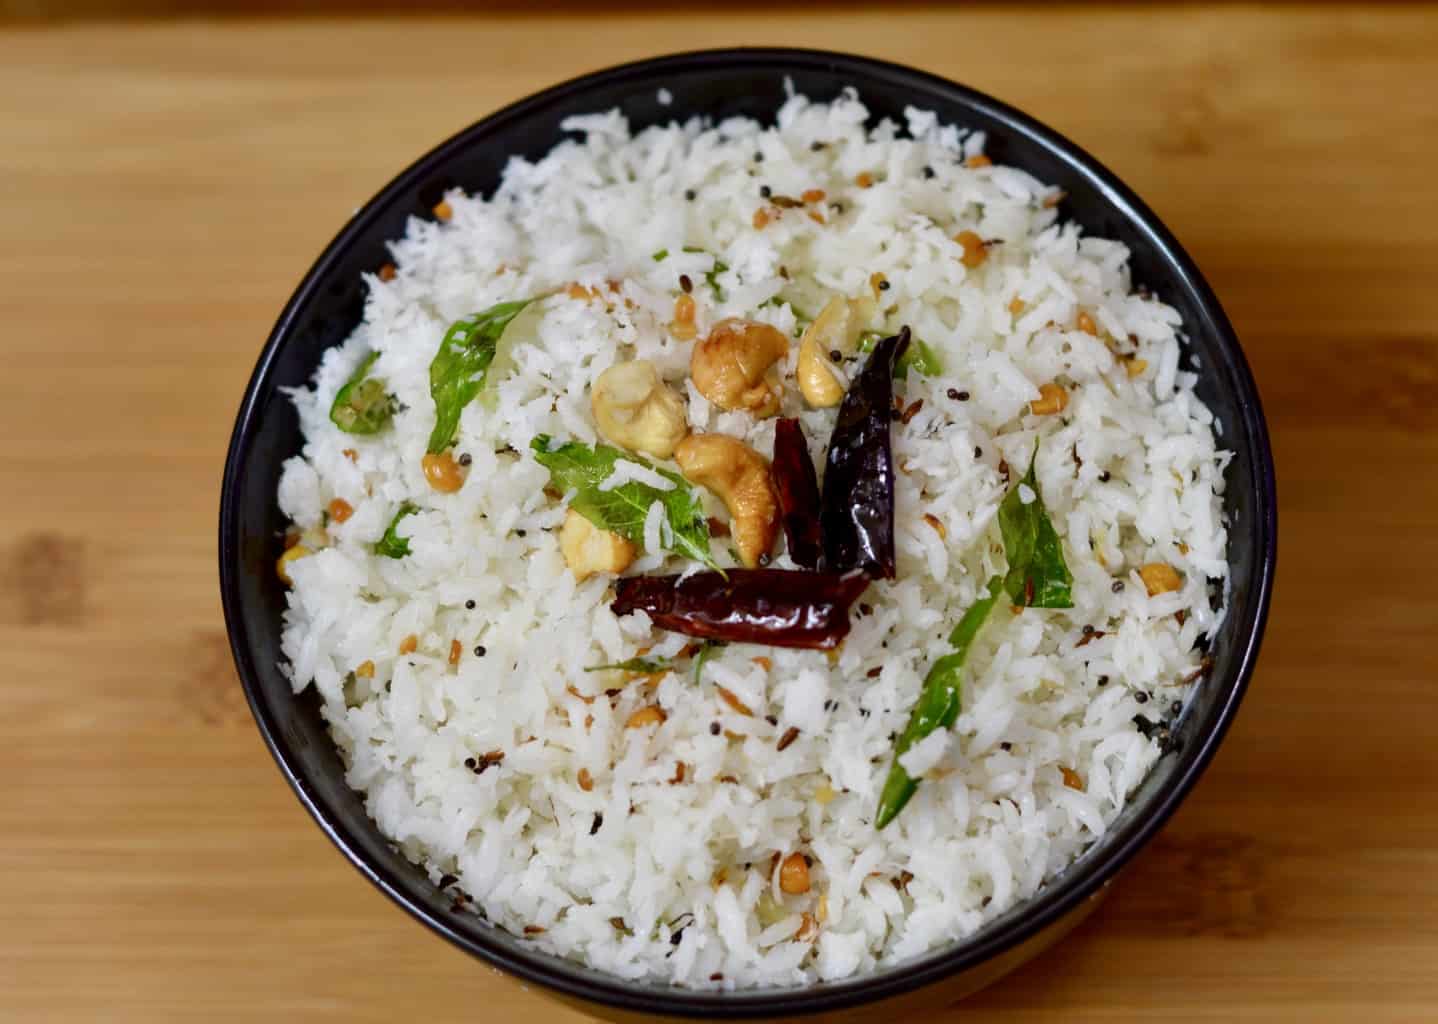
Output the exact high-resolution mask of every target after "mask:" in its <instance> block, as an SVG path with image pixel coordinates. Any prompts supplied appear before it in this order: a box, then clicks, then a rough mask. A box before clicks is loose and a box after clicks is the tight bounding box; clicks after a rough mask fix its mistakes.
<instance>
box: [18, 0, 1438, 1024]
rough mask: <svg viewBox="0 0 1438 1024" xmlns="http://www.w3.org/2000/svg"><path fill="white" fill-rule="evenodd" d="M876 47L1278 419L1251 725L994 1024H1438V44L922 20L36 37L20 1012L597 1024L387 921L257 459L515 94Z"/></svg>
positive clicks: (1123, 17) (1435, 21)
mask: <svg viewBox="0 0 1438 1024" xmlns="http://www.w3.org/2000/svg"><path fill="white" fill-rule="evenodd" d="M732 43H752V44H796V45H806V46H818V47H832V48H835V49H846V50H854V51H859V52H865V53H871V54H876V55H880V56H883V57H887V58H890V59H893V60H899V61H905V62H909V63H913V64H915V65H918V66H920V67H923V68H927V69H929V70H932V71H936V72H939V73H940V74H944V75H948V76H951V77H954V78H957V79H960V80H962V81H965V82H967V83H969V84H972V85H974V86H977V87H979V88H980V89H983V90H986V91H988V92H991V93H993V94H995V95H997V96H1000V97H1002V98H1004V99H1006V100H1008V101H1009V102H1011V103H1014V104H1017V105H1018V106H1020V107H1022V108H1024V109H1026V110H1028V111H1030V112H1031V113H1033V114H1035V115H1036V116H1038V117H1039V118H1040V119H1042V120H1044V121H1046V122H1048V123H1049V124H1051V125H1053V126H1054V127H1056V128H1058V129H1059V130H1060V131H1062V132H1064V133H1066V134H1068V135H1069V136H1071V137H1072V138H1074V139H1075V140H1077V141H1078V142H1079V143H1080V144H1081V145H1083V146H1084V147H1086V148H1087V149H1089V150H1091V151H1092V152H1094V153H1097V154H1099V156H1100V158H1101V159H1102V160H1104V161H1105V162H1106V163H1107V164H1109V165H1110V166H1111V167H1113V168H1114V169H1115V170H1116V171H1117V172H1118V173H1119V174H1120V175H1121V176H1122V177H1123V178H1124V179H1125V180H1127V181H1128V182H1129V183H1130V184H1132V185H1133V186H1134V187H1135V188H1136V189H1137V190H1138V192H1139V193H1140V194H1142V195H1143V196H1144V197H1145V198H1146V199H1147V200H1148V201H1149V202H1150V203H1151V204H1152V205H1153V206H1154V207H1155V208H1156V209H1157V211H1158V212H1159V214H1160V215H1161V216H1162V217H1163V218H1164V219H1165V220H1166V221H1167V222H1168V224H1169V225H1170V226H1171V227H1172V228H1173V229H1174V230H1175V231H1176V233H1177V234H1178V236H1179V237H1180V238H1181V239H1182V240H1183V242H1184V243H1185V244H1186V245H1187V246H1188V247H1189V248H1190V249H1191V251H1192V252H1193V254H1194V255H1195V257H1196V258H1197V260H1198V262H1199V263H1200V265H1201V266H1202V267H1203V268H1204V270H1205V272H1206V273H1207V274H1208V276H1209V278H1210V280H1211V281H1212V283H1213V285H1214V286H1215V288H1216V289H1217V291H1218V293H1219V295H1220V296H1221V297H1222V299H1223V301H1224V303H1225V304H1226V306H1227V308H1228V310H1229V312H1230V313H1231V315H1232V317H1233V319H1234V321H1235V323H1236V324H1237V326H1238V329H1239V333H1240V334H1241V335H1242V337H1243V340H1244V344H1245V346H1246V348H1247V351H1248V354H1249V357H1250V359H1251V360H1252V362H1253V364H1254V368H1255V371H1256V373H1257V376H1258V379H1259V382H1260V385H1261V387H1262V389H1263V394H1264V398H1265V400H1266V402H1267V405H1268V413H1269V418H1270V422H1271V424H1272V428H1273V434H1274V443H1275V446H1276V449H1277V457H1278V467H1279V484H1280V493H1281V495H1282V515H1281V521H1282V544H1281V548H1282V572H1281V578H1280V581H1279V586H1278V592H1277V599H1276V603H1275V605H1274V608H1273V617H1272V623H1271V626H1270V628H1269V633H1268V641H1267V643H1266V645H1265V649H1264V654H1263V659H1262V662H1261V665H1260V668H1259V672H1258V675H1257V678H1256V679H1255V681H1254V685H1253V688H1252V690H1251V692H1250V695H1249V697H1248V700H1247V702H1246V704H1245V706H1244V709H1243V712H1242V714H1241V715H1240V716H1239V719H1238V722H1237V724H1236V725H1235V727H1234V729H1233V731H1232V733H1231V734H1230V735H1229V737H1228V740H1227V741H1226V743H1225V745H1224V748H1223V750H1222V752H1221V753H1220V755H1219V757H1218V759H1217V761H1216V763H1215V764H1214V765H1213V767H1212V768H1211V769H1210V771H1209V773H1208V775H1207V777H1206V778H1205V779H1204V781H1203V783H1202V784H1201V785H1200V786H1199V788H1198V790H1197V791H1196V792H1195V793H1194V795H1193V796H1192V798H1191V799H1190V800H1189V801H1188V803H1187V804H1186V806H1185V807H1184V809H1183V810H1182V811H1181V812H1180V813H1179V814H1178V816H1177V817H1176V818H1175V819H1174V821H1173V822H1172V824H1171V825H1170V826H1169V827H1168V828H1167V829H1166V830H1165V831H1164V833H1163V834H1162V836H1161V837H1160V838H1159V839H1158V840H1157V841H1156V842H1155V843H1154V844H1153V845H1152V846H1151V847H1150V848H1149V849H1148V850H1147V851H1146V852H1145V854H1144V855H1143V856H1142V857H1141V858H1140V859H1139V860H1138V862H1137V863H1136V864H1135V865H1134V867H1133V869H1132V870H1131V871H1130V872H1129V873H1128V875H1127V876H1126V877H1125V878H1124V879H1123V881H1122V882H1121V883H1120V884H1119V885H1118V886H1117V887H1116V888H1115V890H1114V895H1113V898H1112V899H1111V900H1109V902H1108V903H1107V904H1106V905H1105V906H1104V907H1103V908H1102V909H1101V910H1100V911H1099V912H1098V913H1097V914H1095V915H1094V917H1093V918H1092V919H1091V920H1090V921H1089V922H1088V923H1087V924H1086V925H1084V926H1083V927H1082V928H1081V929H1080V930H1079V931H1078V932H1077V933H1076V934H1075V935H1074V936H1073V937H1072V938H1071V939H1069V940H1068V941H1066V942H1065V943H1063V944H1062V946H1061V947H1060V948H1058V949H1057V950H1055V951H1054V952H1052V953H1050V954H1048V955H1046V956H1044V957H1043V958H1042V959H1041V960H1039V961H1038V962H1036V963H1034V964H1032V965H1031V966H1029V967H1027V968H1025V969H1024V970H1022V971H1021V972H1020V973H1018V974H1017V975H1015V976H1013V977H1012V978H1011V979H1010V980H1008V981H1007V982H1005V983H1003V984H1001V985H999V986H998V987H996V988H994V989H992V990H991V991H989V992H986V993H983V994H982V995H980V996H978V997H976V998H975V999H973V1000H972V1001H970V1002H968V1003H966V1004H964V1005H963V1006H962V1008H957V1009H955V1010H954V1011H953V1013H952V1019H953V1020H955V1021H958V1020H960V1019H982V1020H985V1021H1006V1022H1020V1021H1022V1022H1026V1024H1028V1022H1040V1021H1055V1022H1063V1024H1073V1022H1074V1021H1093V1022H1100V1021H1102V1022H1109V1021H1137V1020H1147V1019H1150V1018H1159V1017H1161V1018H1163V1019H1165V1020H1208V1021H1225V1022H1226V1021H1233V1020H1270V1021H1338V1020H1361V1021H1363V1022H1365V1024H1378V1022H1386V1021H1420V1020H1435V1019H1438V656H1435V653H1434V643H1435V639H1438V637H1435V630H1438V596H1435V594H1438V582H1435V581H1438V573H1435V570H1438V542H1435V540H1434V536H1435V513H1434V508H1435V503H1438V473H1435V469H1438V430H1435V422H1438V413H1435V396H1438V327H1435V322H1438V307H1435V303H1434V299H1433V295H1434V289H1435V281H1438V184H1435V182H1438V115H1435V105H1434V100H1435V97H1438V61H1435V56H1434V55H1435V54H1438V12H1435V11H1434V10H1432V9H1426V10H1425V9H1420V8H1402V9H1399V8H1392V9H1388V8H1371V7H1369V6H1367V5H1358V4H1353V5H1331V6H1326V7H1323V8H1321V9H1317V10H1302V9H1297V8H1287V9H1280V10H1276V11H1264V10H1256V9H1251V8H1247V7H1232V6H1220V7H1216V8H1211V9H1210V8H1204V7H1196V6H1182V7H1178V8H1172V9H1169V8H1147V7H1139V6H1127V5H1125V6H1121V7H1117V8H1103V9H1091V8H1088V7H1081V6H1076V7H1062V6H1051V5H1046V4H1040V5H1034V6H1032V7H1029V6H1022V5H1020V6H1017V7H1015V6H1012V5H1008V6H1004V7H997V8H993V9H985V10H974V11H964V12H949V13H940V12H930V11H927V10H925V9H923V8H919V7H912V8H908V7H906V8H901V9H898V10H895V11H886V12H884V13H864V12H862V11H860V10H858V9H857V8H844V9H839V10H837V11H825V10H820V9H808V10H802V11H801V10H792V11H785V10H782V9H779V10H775V9H771V8H753V9H748V10H744V11H738V12H735V13H732V14H717V13H716V14H702V15H694V16H675V15H669V14H663V13H645V12H632V13H618V14H613V15H610V16H605V17H601V16H597V15H596V16H584V15H578V14H574V15H570V16H566V17H564V18H562V19H558V20H541V19H538V18H530V17H525V16H520V15H509V16H504V17H498V16H496V17H493V18H491V19H489V20H462V19H458V18H452V19H436V20H427V21H426V20H420V21H402V20H367V21H339V20H293V21H265V22H248V21H242V20H226V21H220V22H202V21H187V22H177V23H170V24H146V23H123V22H116V23H109V24H91V25H84V24H77V25H72V26H59V27H49V28H18V27H12V28H10V29H3V28H0V239H3V242H4V244H3V245H0V372H3V374H4V388H3V395H0V645H3V648H4V650H5V652H6V656H7V657H6V662H7V663H6V669H5V672H4V675H3V677H0V678H3V682H0V687H3V691H0V692H3V698H4V703H3V713H0V766H3V767H4V768H5V769H7V772H6V774H7V775H8V777H9V778H10V779H11V780H12V784H11V785H10V786H9V787H7V789H6V791H5V793H4V795H3V796H0V830H3V837H4V838H3V841H0V1017H3V1018H4V1019H6V1020H47V1021H50V1020H62V1021H63V1020H101V1019H103V1020H133V1021H147V1022H148V1021H160V1020H179V1019H185V1020H205V1021H220V1020H235V1021H251V1020H309V1019H316V1020H318V1019H344V1020H346V1021H371V1020H372V1021H391V1020H396V1019H411V1020H441V1021H447V1020H484V1021H519V1020H541V1019H543V1020H560V1019H567V1020H575V1019H578V1018H577V1017H576V1015H575V1014H574V1013H573V1012H571V1011H568V1010H560V1009H558V1008H556V1007H555V1006H554V1005H552V1004H550V1003H549V1002H547V1001H546V1000H543V999H541V998H540V997H539V996H538V995H537V994H535V993H533V992H526V991H523V990H521V989H520V987H519V986H518V985H516V984H513V983H510V982H508V981H504V980H501V979H500V978H498V977H496V976H495V975H494V974H493V973H492V972H491V971H489V970H487V969H485V968H483V967H481V966H479V965H478V964H476V963H475V962H472V961H471V960H469V959H467V958H466V957H465V956H464V955H462V954H460V953H459V952H457V951H455V950H454V949H451V948H450V947H449V946H447V945H445V944H444V943H443V942H441V941H440V940H438V939H435V938H433V937H431V936H430V935H429V934H427V933H426V932H425V931H424V930H423V929H422V928H421V927H420V926H418V925H417V924H415V923H414V922H412V921H411V920H409V919H408V918H407V917H406V916H405V915H404V914H402V913H401V912H400V911H398V910H397V909H395V908H394V907H393V906H391V905H389V904H388V903H387V902H386V901H385V900H384V899H383V898H381V897H380V896H379V895H378V894H377V893H376V892H375V891H373V890H372V889H371V888H370V887H369V886H368V885H366V884H365V883H364V882H363V881H362V880H361V879H360V877H359V876H358V875H357V874H356V873H355V872H354V871H352V870H351V869H350V868H349V867H347V866H346V865H345V864H344V863H343V862H342V860H341V859H340V857H339V856H338V855H337V854H336V853H335V851H334V850H332V849H331V848H330V846H329V844H328V843H327V842H326V840H325V839H324V838H323V837H322V836H321V834H320V833H319V831H318V830H317V829H316V828H315V827H314V826H313V825H312V824H311V823H310V821H309V819H308V818H307V817H306V816H305V814H304V813H303V811H302V810H301V809H300V807H299V805H298V803H297V802H296V801H295V800H294V798H293V797H292V796H291V795H290V793H289V791H288V790H287V789H286V787H285V784H284V783H283V782H282V781H281V779H280V776H279V773H278V772H277V771H276V770H275V768H274V767H273V765H272V764H271V762H270V759H269V756H268V755H267V754H266V752H265V750H264V748H263V746H262V745H261V743H260V740H259V737H258V735H257V734H256V732H255V729H254V728H253V726H252V725H251V723H250V720H249V716H248V713H247V711H246V709H245V706H244V701H243V699H242V697H241V695H240V691H239V689H238V686H237V684H236V680H235V676H234V672H233V669H232V667H231V664H230V659H229V653H228V651H227V648H226V642H225V634H224V628H223V625H222V623H221V618H220V609H219V601H218V596H217V591H216V580H215V517H216V504H217V495H218V485H219V477H220V466H221V461H222V457H223V453H224V446H225V443H226V440H227V437H228V434H229V429H230V425H231V421H232V416H233V414H234V410H235V408H236V405H237V403H238V401H239V397H240V394H241V390H242V388H243V387H244V384H245V381H246V379H247V377H248V375H249V372H250V369H251V367H252V365H253V361H254V359H255V356H256V353H257V351H258V349H259V346H260V344H261V342H262V340H263V339H264V337H265V335H266V333H267V332H268V330H269V328H270V325H271V323H272V322H273V319H274V317H275V316H276V314H277V312H278V311H279V308H280V306H281V304H282V303H283V302H284V300H285V298H286V297H287V296H288V295H289V292H290V289H291V288H292V286H293V285H294V283H295V282H296V281H297V280H298V278H299V276H300V274H301V273H302V272H303V271H304V269H305V268H306V267H307V266H308V264H309V262H310V260H311V259H312V258H313V257H314V255H315V254H316V253H317V252H318V250H319V249H320V247H321V246H322V245H323V244H324V243H325V242H326V241H328V239H329V238H330V237H331V235H332V234H333V233H334V232H335V231H336V230H337V229H338V227H339V226H340V224H341V223H342V222H343V221H344V220H345V218H346V217H347V216H348V215H349V214H350V212H351V211H352V210H354V209H355V207H356V206H358V205H359V204H360V203H362V202H363V201H364V200H365V199H366V198H367V197H368V196H369V195H370V194H371V193H372V192H374V191H375V190H376V189H377V188H378V187H379V186H381V185H382V184H384V182H385V181H386V180H387V179H388V178H389V177H390V176H391V175H392V174H393V173H395V172H396V171H397V170H399V169H400V168H401V167H402V166H403V165H405V164H406V163H407V162H408V161H409V160H410V159H411V158H413V157H414V156H415V155H417V154H418V153H420V152H421V151H423V150H424V149H426V148H427V147H429V146H430V145H432V144H433V143H434V142H436V141H437V140H439V139H440V138H442V137H444V136H445V135H447V134H449V133H450V132H452V131H454V130H456V129H457V128H459V127H461V126H463V125H465V124H468V123H469V122H471V121H472V120H474V119H476V118H478V117H479V116H481V115H483V114H484V113H486V112H487V111H489V110H492V109H494V108H495V107H497V106H499V105H500V104H502V103H504V102H506V101H509V100H511V99H514V98H516V97H519V96H521V95H523V94H526V93H528V92H530V91H532V90H535V89H538V88H541V87H543V86H545V85H547V84H549V83H551V82H554V81H556V80H558V79H561V78H565V77H568V76H570V75H573V74H575V73H578V72H581V71H586V70H590V69H593V68H596V67H599V66H601V65H605V64H609V63H614V62H618V61H622V60H628V59H631V58H636V57H640V56H644V55H649V54H657V53H661V52H665V51H673V50H679V49H685V48H693V47H700V46H714V45H721V44H732Z"/></svg>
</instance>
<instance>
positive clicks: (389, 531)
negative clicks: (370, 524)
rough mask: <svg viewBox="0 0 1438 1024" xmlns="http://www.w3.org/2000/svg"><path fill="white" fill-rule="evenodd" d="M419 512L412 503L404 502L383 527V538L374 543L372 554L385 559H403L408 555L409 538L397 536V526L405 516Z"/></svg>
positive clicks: (417, 507)
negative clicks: (387, 524)
mask: <svg viewBox="0 0 1438 1024" xmlns="http://www.w3.org/2000/svg"><path fill="white" fill-rule="evenodd" d="M418 511H419V506H418V505H416V504H414V502H411V501H406V502H405V503H404V504H403V505H401V506H400V507H399V511H398V512H396V513H395V514H394V518H393V519H391V520H390V521H389V526H387V527H385V531H384V536H383V537H381V538H380V539H379V540H378V541H376V542H375V546H374V553H375V554H377V555H384V556H385V557H386V558H403V557H405V555H408V554H409V538H408V537H401V536H400V535H399V524H400V523H401V522H402V521H403V520H404V517H405V516H410V515H414V513H416V512H418Z"/></svg>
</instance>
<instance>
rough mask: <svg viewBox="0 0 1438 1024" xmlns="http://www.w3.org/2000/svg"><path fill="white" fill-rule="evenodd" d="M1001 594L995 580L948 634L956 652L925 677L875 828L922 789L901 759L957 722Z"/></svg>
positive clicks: (901, 738) (897, 746) (891, 769)
mask: <svg viewBox="0 0 1438 1024" xmlns="http://www.w3.org/2000/svg"><path fill="white" fill-rule="evenodd" d="M1002 593H1003V587H1002V585H1001V581H1000V580H999V577H997V576H995V577H994V578H993V579H991V580H990V581H989V586H988V593H987V594H986V595H985V596H984V597H981V598H979V600H977V601H975V602H974V603H973V605H971V606H970V608H969V610H968V611H966V612H964V617H963V618H962V619H960V620H959V624H958V625H957V626H955V627H954V631H953V632H952V633H951V634H949V643H950V644H952V645H953V648H954V649H953V650H952V651H951V652H949V653H948V654H946V655H944V656H943V657H942V658H940V659H939V660H938V661H936V662H934V664H933V666H932V667H931V668H930V669H929V673H928V675H926V676H925V677H924V685H923V687H922V688H921V689H920V691H919V700H918V702H917V703H916V704H915V705H914V710H913V711H911V712H910V713H909V724H908V725H906V726H904V731H903V732H902V733H900V734H899V739H898V742H897V743H895V744H894V760H893V762H892V763H891V764H890V765H889V775H888V778H886V779H885V780H884V789H883V792H882V793H880V794H879V809H878V811H877V812H876V813H875V815H874V827H875V828H883V827H884V826H885V825H887V824H888V823H889V822H891V821H893V820H894V816H895V815H896V814H898V813H899V812H900V811H901V810H903V808H904V805H905V804H906V803H908V802H909V798H910V797H912V796H913V795H914V791H915V790H917V789H918V788H919V780H918V779H915V778H913V777H912V776H910V775H909V773H908V772H907V771H905V770H904V766H903V765H902V764H900V763H899V758H900V757H902V756H903V755H904V754H905V753H907V752H908V750H909V748H910V747H912V746H913V745H914V744H915V743H918V742H919V741H920V740H922V739H924V738H926V737H927V736H929V735H931V734H932V733H935V732H937V731H938V730H940V729H949V728H952V727H953V724H954V722H955V721H957V720H958V717H959V707H960V705H961V703H962V700H963V669H964V662H965V661H966V660H967V659H968V656H969V648H970V647H972V646H973V643H974V637H976V636H978V634H979V628H980V627H981V626H983V624H984V622H985V620H987V619H988V617H989V612H991V611H992V610H993V607H994V604H995V603H996V602H997V601H998V599H999V596H1000V595H1001V594H1002Z"/></svg>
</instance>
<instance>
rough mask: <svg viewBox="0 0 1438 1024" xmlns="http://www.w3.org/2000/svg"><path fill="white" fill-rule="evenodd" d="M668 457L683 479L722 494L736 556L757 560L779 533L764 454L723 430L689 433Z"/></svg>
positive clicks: (749, 562)
mask: <svg viewBox="0 0 1438 1024" xmlns="http://www.w3.org/2000/svg"><path fill="white" fill-rule="evenodd" d="M674 461H675V462H677V463H679V469H680V471H681V472H683V474H684V476H685V478H686V479H688V480H689V481H691V482H693V483H696V484H699V485H700V486H702V487H707V488H709V490H711V491H713V492H714V493H715V494H717V495H718V496H719V497H720V498H722V499H723V501H724V504H725V505H727V506H728V508H729V518H730V524H729V532H730V534H731V535H732V536H733V538H734V546H735V547H736V548H737V549H738V551H739V560H740V561H741V562H743V563H744V564H745V565H746V566H748V567H749V568H751V569H752V568H754V567H755V566H756V565H758V564H759V562H760V560H761V559H763V558H765V557H766V556H767V555H768V554H769V549H770V548H772V547H773V546H774V538H775V536H776V535H777V534H778V532H779V500H778V498H776V497H775V495H774V487H773V484H771V483H770V482H769V463H768V462H766V461H765V459H764V456H762V455H760V454H759V453H758V452H756V451H755V450H754V449H753V448H750V447H749V446H748V445H747V444H745V443H744V442H742V441H737V440H735V439H734V438H732V437H728V436H726V435H724V434H690V435H689V436H688V437H686V438H685V439H684V440H683V441H680V442H679V445H678V447H676V448H675V449H674Z"/></svg>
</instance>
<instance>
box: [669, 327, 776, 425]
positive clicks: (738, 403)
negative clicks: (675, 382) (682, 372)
mask: <svg viewBox="0 0 1438 1024" xmlns="http://www.w3.org/2000/svg"><path fill="white" fill-rule="evenodd" d="M788 352H789V339H788V338H786V337H784V335H783V333H782V332H780V331H779V330H777V329H775V328H773V327H770V326H769V325H768V324H761V323H756V322H754V321H752V320H738V319H729V320H720V321H719V322H718V323H717V324H715V325H714V327H713V328H712V329H711V330H710V331H709V335H708V337H706V338H705V339H704V340H703V341H701V342H700V343H699V344H698V345H695V346H694V355H693V357H692V358H691V359H690V361H689V373H690V375H691V376H692V377H693V378H694V386H695V387H696V388H698V389H699V393H700V394H701V395H703V396H704V397H705V398H707V399H709V401H711V402H713V403H714V404H715V405H717V406H718V407H719V408H721V409H728V410H734V409H747V410H748V411H749V412H752V413H753V414H754V415H755V416H773V415H774V414H775V413H777V412H778V411H779V385H778V384H777V382H772V381H770V380H769V379H768V372H769V368H770V367H771V366H773V365H774V364H775V363H777V362H778V361H779V360H780V359H783V358H784V356H785V355H787V354H788Z"/></svg>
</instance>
